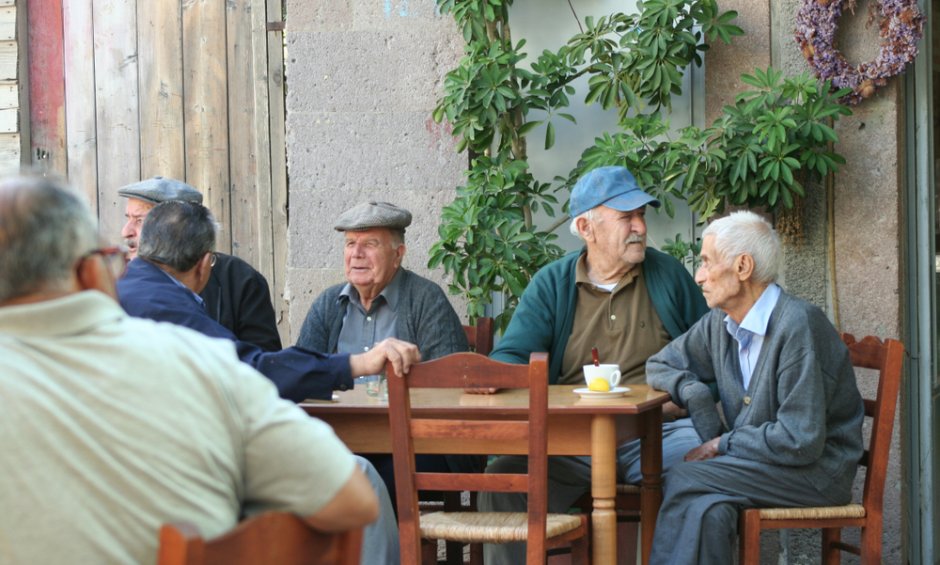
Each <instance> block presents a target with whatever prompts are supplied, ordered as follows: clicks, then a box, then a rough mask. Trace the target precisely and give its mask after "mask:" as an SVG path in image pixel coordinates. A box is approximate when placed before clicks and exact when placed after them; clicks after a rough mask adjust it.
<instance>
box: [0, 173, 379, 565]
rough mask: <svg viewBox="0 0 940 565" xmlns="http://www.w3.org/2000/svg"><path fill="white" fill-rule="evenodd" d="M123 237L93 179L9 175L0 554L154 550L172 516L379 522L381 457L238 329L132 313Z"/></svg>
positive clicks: (110, 554) (139, 553)
mask: <svg viewBox="0 0 940 565" xmlns="http://www.w3.org/2000/svg"><path fill="white" fill-rule="evenodd" d="M124 253H125V250H124V249H122V248H120V247H107V246H102V245H100V243H99V240H98V235H97V228H96V225H95V219H94V218H93V217H92V215H91V213H90V211H89V210H88V207H87V206H86V205H85V204H84V203H83V202H82V201H81V200H80V198H79V197H78V196H77V194H76V193H74V192H72V191H70V190H68V189H66V188H65V187H63V186H62V185H59V184H58V183H55V182H52V181H50V180H48V179H45V178H27V177H12V178H8V179H5V180H3V181H2V182H0V359H2V360H3V361H2V363H3V370H2V371H0V398H3V404H4V407H3V410H0V450H2V452H3V457H0V507H2V508H3V512H2V513H0V563H154V562H155V561H156V558H157V542H158V532H159V529H160V526H161V525H162V524H164V523H167V522H178V521H183V522H188V523H190V524H193V525H194V526H196V527H197V528H198V529H199V531H200V533H201V534H202V535H203V536H205V537H207V538H212V537H216V536H218V535H220V534H222V533H224V532H225V531H227V530H229V529H231V528H232V527H233V526H234V525H235V524H236V523H237V522H238V520H239V517H240V516H241V515H252V514H256V513H259V512H263V511H265V510H286V511H292V512H296V513H298V514H300V515H302V516H306V517H307V520H308V522H309V523H310V524H311V525H313V526H314V527H317V528H319V529H323V530H327V531H341V530H346V529H349V528H357V527H362V526H364V525H366V524H368V523H370V522H373V521H374V520H375V519H376V516H377V515H378V503H377V499H376V494H375V491H374V490H373V489H374V488H380V489H381V490H382V491H384V486H382V484H381V482H379V483H378V484H377V485H375V484H371V485H370V483H369V481H368V480H367V478H366V476H365V474H364V473H363V471H362V468H367V467H368V465H367V464H366V465H363V463H362V461H361V460H360V461H359V462H358V464H357V460H356V459H355V458H354V457H353V455H352V454H351V453H350V452H349V450H348V449H347V448H346V447H345V446H344V445H343V443H342V442H341V441H340V440H339V439H338V438H337V437H336V436H335V435H334V433H333V431H332V430H331V429H330V427H329V426H327V425H326V424H324V423H323V422H320V421H318V420H315V419H313V418H310V417H308V416H307V415H306V414H305V413H304V412H303V411H302V410H300V409H299V408H298V407H297V406H296V405H294V404H292V403H290V402H286V401H284V400H281V399H279V398H278V395H277V391H276V390H275V388H274V386H273V385H272V384H271V382H270V381H269V380H267V379H265V378H264V377H262V376H261V375H260V374H258V373H257V372H256V371H254V370H253V369H252V368H251V367H249V366H248V365H245V364H244V363H242V362H240V361H239V360H238V358H237V357H236V356H235V351H234V348H233V347H232V345H231V343H229V342H226V341H223V340H219V339H210V338H207V337H205V336H202V335H200V334H199V333H197V332H194V331H192V330H189V329H186V328H181V327H177V326H173V325H170V324H157V323H155V322H152V321H150V320H140V319H136V318H132V317H130V316H128V315H127V314H125V313H124V311H123V310H122V309H121V307H120V306H119V305H118V303H117V301H116V300H115V290H114V283H115V280H116V279H117V278H118V277H120V276H121V274H122V273H123V271H124V265H125V257H124ZM376 480H377V478H376ZM386 505H387V502H386ZM390 541H391V543H393V544H395V547H397V540H390Z"/></svg>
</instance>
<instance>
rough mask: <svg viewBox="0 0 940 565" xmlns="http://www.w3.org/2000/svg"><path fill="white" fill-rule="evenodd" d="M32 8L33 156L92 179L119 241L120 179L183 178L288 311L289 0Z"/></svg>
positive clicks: (110, 0) (158, 0) (226, 247)
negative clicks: (284, 6)
mask: <svg viewBox="0 0 940 565" xmlns="http://www.w3.org/2000/svg"><path fill="white" fill-rule="evenodd" d="M28 18H29V20H28V26H29V47H28V50H29V60H30V66H29V85H30V100H31V101H33V104H32V106H31V109H30V130H29V133H30V144H31V148H32V151H31V159H32V161H33V163H34V164H35V165H37V166H39V167H42V168H44V169H47V170H50V171H53V172H56V173H59V174H62V175H67V177H68V179H69V181H70V182H71V183H72V184H73V185H75V186H76V187H78V188H80V189H81V190H83V191H84V192H85V193H86V194H87V195H88V199H89V201H90V203H91V204H92V207H93V208H95V209H97V212H98V217H99V219H100V222H101V231H102V234H103V235H104V236H105V237H106V238H108V239H111V240H115V241H116V240H118V239H119V237H120V230H121V226H122V225H123V214H124V202H123V198H119V197H118V196H117V190H118V188H120V187H121V186H123V185H125V184H128V183H132V182H135V181H137V180H140V179H142V178H148V177H152V176H155V175H162V176H167V177H174V178H178V179H184V180H186V182H188V183H190V184H192V185H193V186H195V187H196V188H198V189H199V190H200V191H202V193H203V194H204V195H205V197H206V199H205V204H206V205H207V206H208V207H209V208H210V209H211V210H212V212H213V213H214V214H215V217H216V219H217V220H218V221H219V222H220V223H221V225H222V232H221V237H220V240H219V245H218V249H219V250H220V251H225V252H231V253H232V254H234V255H238V256H239V257H242V258H243V259H245V260H247V261H248V262H249V263H251V264H252V265H254V266H255V267H256V268H257V269H258V270H259V271H261V272H262V273H263V274H264V275H265V276H266V277H267V279H268V282H269V283H270V284H271V288H272V293H273V294H274V296H275V302H276V303H275V307H276V309H277V310H278V314H279V318H281V319H283V318H286V316H285V315H283V312H284V308H283V301H282V295H283V286H284V269H285V258H286V250H287V181H286V169H285V147H284V98H283V44H282V41H283V40H282V30H283V26H282V25H281V24H280V22H281V19H282V14H281V2H280V0H182V1H180V0H30V1H29V3H28ZM279 321H280V320H279ZM282 328H286V325H283V324H282ZM282 333H283V332H282Z"/></svg>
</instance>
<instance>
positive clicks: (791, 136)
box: [429, 0, 849, 328]
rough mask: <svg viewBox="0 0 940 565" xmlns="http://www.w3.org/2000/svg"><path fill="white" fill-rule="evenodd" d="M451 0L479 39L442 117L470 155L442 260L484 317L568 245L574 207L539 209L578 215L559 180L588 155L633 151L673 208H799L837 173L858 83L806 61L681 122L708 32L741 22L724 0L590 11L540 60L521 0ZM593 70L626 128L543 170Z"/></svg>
mask: <svg viewBox="0 0 940 565" xmlns="http://www.w3.org/2000/svg"><path fill="white" fill-rule="evenodd" d="M437 4H438V7H439V9H440V11H441V13H444V14H452V15H453V17H454V19H455V21H456V22H457V25H458V28H459V29H460V30H461V32H462V33H463V37H464V39H465V40H466V42H467V46H466V50H465V55H464V57H463V58H462V59H461V61H460V63H459V64H458V66H457V68H455V69H454V70H452V71H450V72H449V73H447V75H446V77H445V81H444V94H443V96H442V98H441V100H440V101H439V104H438V106H437V107H436V108H435V110H434V119H435V120H437V121H443V120H447V121H448V123H450V124H451V126H452V128H453V134H454V136H455V137H456V138H457V148H458V150H461V151H463V150H467V151H468V153H469V156H470V166H469V170H468V171H467V177H466V182H465V183H464V184H463V185H462V186H460V187H458V188H457V196H456V198H455V200H454V202H453V203H452V204H450V205H448V206H447V207H445V209H444V211H443V214H442V219H441V224H440V226H439V228H438V233H439V236H440V240H439V241H438V242H437V243H435V244H434V245H433V246H432V248H431V250H430V259H429V266H430V267H432V268H435V267H438V266H443V267H444V269H445V271H446V272H447V273H448V274H449V275H451V278H452V282H451V284H450V292H451V293H453V294H459V295H462V296H463V297H464V298H465V299H466V300H467V304H468V314H469V316H470V318H471V320H473V319H476V318H477V317H479V316H482V315H484V313H485V309H486V305H487V304H489V303H490V302H491V300H492V296H493V294H502V295H503V296H505V298H506V301H505V307H504V310H503V312H502V313H501V314H499V316H498V317H497V319H496V323H497V327H499V328H505V326H506V324H508V322H509V319H510V317H511V316H512V312H513V311H514V309H515V305H516V304H517V302H518V299H519V297H520V296H521V294H522V291H523V290H524V289H525V287H526V285H527V284H528V282H529V280H530V279H531V277H532V275H534V273H535V272H536V271H537V270H538V269H539V268H541V267H542V266H544V265H545V264H546V263H548V262H550V261H552V260H553V259H555V258H557V257H559V256H560V255H561V253H562V250H561V248H560V247H559V246H558V245H557V244H556V243H555V239H556V236H555V235H554V234H553V233H552V231H553V230H554V229H555V228H557V227H558V226H559V225H561V224H562V223H563V222H564V219H565V217H562V218H560V219H559V220H558V221H557V222H556V224H555V225H554V226H551V227H549V228H547V229H540V228H539V227H538V226H536V225H534V223H533V221H532V217H533V213H535V212H537V211H540V210H541V211H543V212H544V213H545V215H546V216H548V217H550V218H554V217H556V215H558V214H562V215H564V213H565V211H566V210H565V204H561V205H559V199H558V198H557V197H556V196H555V193H556V192H557V191H562V193H563V194H566V191H567V190H568V189H570V188H571V186H573V184H574V183H575V182H576V181H577V179H578V178H579V177H580V176H581V175H582V174H583V173H585V172H586V171H588V170H590V169H593V168H596V167H600V166H605V165H623V166H626V167H627V168H629V169H630V170H631V172H633V174H634V175H635V176H636V177H637V180H638V181H639V183H640V184H641V185H642V186H644V187H649V189H650V190H651V192H653V193H654V195H655V196H656V197H657V198H659V199H660V201H662V203H663V210H664V211H665V212H666V213H667V214H669V215H670V216H671V215H672V214H673V212H674V203H673V199H674V198H678V199H681V200H685V201H687V202H688V204H689V206H690V207H691V208H692V210H693V211H695V212H697V213H698V214H699V215H700V217H701V218H703V219H707V218H708V217H710V216H711V215H713V214H714V213H715V212H717V211H720V210H722V209H723V207H724V206H725V205H728V204H730V205H743V206H764V207H766V208H767V209H768V210H770V211H773V210H775V209H778V208H789V207H790V206H792V205H793V203H794V200H795V199H796V198H799V197H800V196H802V195H803V194H804V187H803V183H804V177H805V176H806V175H808V174H819V175H825V174H828V173H829V172H831V171H834V170H835V169H836V167H837V166H838V165H839V164H841V163H843V162H844V159H843V158H842V157H841V156H840V155H838V154H837V153H835V152H834V151H833V150H832V143H833V142H835V133H834V131H833V128H832V123H833V121H834V120H835V119H837V118H838V117H839V116H841V115H845V114H847V113H849V110H848V108H847V107H845V106H843V105H841V104H839V103H838V101H837V99H838V97H839V96H842V95H844V92H841V91H840V92H836V93H832V94H830V93H829V85H828V84H821V83H818V82H817V81H815V80H814V79H812V78H810V77H809V76H808V75H800V76H798V77H792V78H790V77H788V78H784V77H783V76H782V74H781V73H780V72H779V71H775V70H773V69H767V70H757V71H755V72H754V74H753V75H745V76H744V77H742V79H743V81H744V82H745V83H746V84H748V85H749V86H751V87H752V88H753V90H749V91H747V92H742V93H741V94H739V95H738V96H737V98H736V99H735V103H734V105H729V106H727V107H725V108H724V110H723V113H722V115H721V116H720V117H719V118H718V119H717V120H715V122H714V123H713V124H712V125H711V126H710V127H708V128H704V129H703V128H697V127H688V128H684V129H683V130H681V131H679V132H678V133H677V134H672V135H671V134H670V133H669V124H668V122H667V120H665V119H664V118H663V115H664V114H665V113H668V111H669V110H670V109H671V102H672V97H673V96H674V95H680V94H681V92H682V90H681V84H682V76H683V73H684V72H685V71H686V69H688V67H689V66H690V65H692V64H701V62H702V59H701V56H702V54H703V53H704V52H705V51H706V50H707V49H708V42H710V41H717V40H721V41H724V42H730V41H731V39H732V38H733V37H735V36H738V35H741V34H742V33H743V32H742V31H741V30H740V28H738V27H737V26H735V25H733V23H732V22H733V20H734V18H735V17H736V13H735V12H733V11H726V12H721V11H719V9H718V5H717V3H716V1H715V0H647V1H641V2H638V3H637V10H638V13H637V14H623V13H615V14H611V15H609V16H604V17H601V18H597V19H596V20H595V19H593V18H586V19H585V21H584V26H583V28H582V29H581V31H580V32H579V33H578V34H576V35H575V36H574V37H572V38H571V39H569V40H568V42H567V43H566V44H565V45H563V46H562V47H561V48H559V49H558V50H557V51H549V50H545V51H543V52H542V53H541V54H539V55H538V56H537V57H536V58H535V60H534V61H529V60H528V59H527V55H526V54H525V52H524V51H523V49H524V46H525V41H524V40H523V41H518V42H514V41H513V39H512V33H511V32H512V30H511V26H510V23H509V7H510V5H511V4H512V2H511V0H437ZM579 25H580V24H579ZM525 62H530V67H529V68H525V67H524V66H523V63H525ZM582 76H586V77H587V84H588V87H587V92H582V93H580V95H581V96H583V97H584V99H585V101H586V102H587V103H589V104H598V105H600V106H601V107H603V108H605V109H611V108H615V109H616V110H617V115H618V123H617V127H616V128H615V130H614V131H611V132H607V133H604V134H602V135H600V136H599V137H598V138H597V139H596V140H595V143H594V145H592V146H591V147H588V148H586V149H585V150H584V152H583V153H582V155H581V159H580V160H579V162H578V163H577V164H576V165H575V166H574V167H573V169H572V170H571V171H570V172H569V173H568V174H567V175H566V176H564V177H558V178H555V179H554V180H553V182H552V183H548V182H543V181H540V180H539V179H536V178H535V177H534V176H533V175H532V174H531V172H530V170H529V165H528V163H527V161H526V159H527V140H528V138H529V137H531V136H533V135H536V134H541V139H540V141H541V142H542V144H543V146H544V147H545V148H546V149H551V148H552V147H553V145H554V143H555V124H556V123H558V120H567V121H572V122H574V121H575V118H574V117H573V116H572V115H571V114H569V113H567V112H565V109H566V108H567V107H568V106H569V104H570V100H571V97H573V96H575V95H577V94H579V93H576V92H575V88H574V87H573V86H572V83H573V81H574V80H575V79H577V78H579V77H582ZM565 200H566V198H565ZM680 241H681V240H679V239H678V238H677V240H676V241H675V242H672V245H673V246H679V245H680ZM681 243H682V244H685V243H686V242H681ZM675 250H676V252H679V251H681V249H680V248H679V247H675ZM686 256H687V253H683V254H682V257H683V258H685V257H686Z"/></svg>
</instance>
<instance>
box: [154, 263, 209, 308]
mask: <svg viewBox="0 0 940 565" xmlns="http://www.w3.org/2000/svg"><path fill="white" fill-rule="evenodd" d="M160 272H161V273H163V274H164V275H166V276H167V278H168V279H170V280H171V281H173V284H175V285H176V286H178V287H180V288H185V289H186V290H188V291H189V293H190V294H192V295H193V299H194V300H195V301H196V304H198V305H200V306H202V307H203V308H205V307H206V301H205V300H203V299H202V297H201V296H199V293H196V292H193V289H191V288H189V287H188V286H186V285H185V284H183V283H182V282H180V280H179V279H177V278H176V277H174V276H173V275H171V274H170V273H168V272H166V271H164V270H163V269H160Z"/></svg>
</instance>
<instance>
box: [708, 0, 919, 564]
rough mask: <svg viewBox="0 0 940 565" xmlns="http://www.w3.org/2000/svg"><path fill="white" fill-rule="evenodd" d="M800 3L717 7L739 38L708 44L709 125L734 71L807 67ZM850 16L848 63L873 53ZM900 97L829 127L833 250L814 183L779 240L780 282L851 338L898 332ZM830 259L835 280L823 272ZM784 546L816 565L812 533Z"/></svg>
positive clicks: (893, 540)
mask: <svg viewBox="0 0 940 565" xmlns="http://www.w3.org/2000/svg"><path fill="white" fill-rule="evenodd" d="M800 3H801V2H800V0H763V1H760V2H754V1H753V0H723V1H722V2H721V8H722V9H725V10H727V9H732V10H737V11H738V12H739V25H741V26H742V27H743V28H744V29H745V31H746V33H747V36H746V37H744V38H741V39H739V40H738V41H737V42H736V43H735V44H734V45H732V46H730V47H721V46H719V47H716V48H715V49H713V50H712V51H711V52H709V54H708V59H707V62H706V67H707V70H706V98H707V99H708V101H709V102H708V104H707V108H708V113H709V116H708V121H709V122H710V121H711V120H712V119H714V117H715V114H716V112H717V111H719V110H720V108H721V104H723V103H726V102H727V101H728V100H731V99H733V93H732V92H728V89H727V86H726V85H729V84H737V85H740V83H739V82H738V78H737V77H738V75H740V74H741V73H745V72H751V71H752V70H753V69H754V67H756V66H760V67H766V66H767V65H768V64H772V65H773V66H774V67H776V68H778V69H782V70H784V71H786V72H787V73H788V74H796V73H800V72H804V71H809V65H808V64H807V63H806V61H805V59H804V58H803V56H802V54H801V53H800V51H799V47H798V46H797V44H796V42H795V40H794V39H793V30H794V27H795V17H796V13H797V11H798V10H799V6H800ZM856 14H857V16H855V17H852V16H849V15H844V16H843V17H842V18H841V20H840V36H841V38H842V41H841V42H840V44H841V45H843V46H844V50H845V51H844V53H845V54H846V57H847V58H848V59H849V60H850V61H864V60H869V59H872V58H873V57H874V55H875V51H874V49H877V45H878V37H877V31H876V30H874V29H866V28H865V26H864V20H865V17H866V14H867V1H864V0H862V1H859V2H858V7H857V9H856ZM902 101H903V98H902V95H901V92H900V81H899V80H893V81H891V82H890V83H889V84H888V86H887V87H884V88H881V89H879V90H878V91H877V93H876V95H875V96H874V97H872V98H870V99H868V100H866V101H865V102H864V103H862V104H860V105H859V106H856V107H855V108H854V114H853V115H852V116H851V117H848V118H843V119H842V120H840V122H839V123H838V125H837V131H838V134H839V144H838V146H837V150H838V151H839V152H840V153H841V154H843V155H844V156H845V157H846V160H847V164H846V165H845V166H844V167H843V168H842V170H841V171H840V172H839V173H838V174H837V175H836V176H835V185H834V222H833V226H832V227H833V228H834V230H835V231H834V235H835V238H834V239H835V245H834V246H833V251H834V252H833V253H832V254H831V255H830V246H829V244H828V230H829V227H830V226H829V223H828V219H827V200H826V197H825V187H824V186H823V185H821V184H816V185H808V186H807V190H808V191H811V194H809V196H808V198H807V199H806V201H805V202H804V210H803V213H802V220H803V232H802V234H801V236H802V237H798V238H793V239H791V240H790V241H788V244H787V261H786V273H785V276H784V286H785V287H786V288H787V289H788V290H790V291H791V292H794V293H795V294H797V295H800V296H802V297H804V298H806V299H808V300H810V301H812V302H814V303H816V304H818V305H819V306H821V307H823V308H825V309H826V311H827V312H828V314H829V317H830V319H833V320H834V321H836V320H837V321H838V322H839V326H840V327H839V329H840V330H842V331H846V332H850V333H854V334H855V335H856V336H863V335H867V334H873V335H877V336H882V337H899V336H901V325H900V323H901V297H900V293H899V281H900V277H901V276H902V273H903V264H902V259H903V257H902V255H901V249H900V241H901V237H902V233H901V226H900V224H899V214H900V206H901V201H900V187H901V186H902V181H903V178H902V168H901V166H900V164H899V163H903V157H904V147H903V144H902V141H901V140H903V134H904V132H903V107H902V106H901V104H902ZM833 259H834V261H835V269H834V273H835V277H834V280H833V276H832V275H831V273H832V272H833V271H832V270H831V269H830V261H831V260H833ZM863 388H864V387H863ZM866 392H867V393H871V390H870V389H866V390H863V393H866ZM902 407H903V402H902ZM902 422H903V418H901V417H898V419H897V420H896V422H895V440H894V442H893V445H892V447H891V449H892V457H891V460H892V462H891V464H890V467H889V474H888V479H887V484H886V487H885V508H884V555H883V562H884V563H901V562H902V557H903V556H902V548H903V547H904V545H903V539H902V536H903V527H902V516H903V514H902V479H901V477H902V475H901V468H900V461H901V459H902V458H901V444H900V441H899V439H898V438H899V436H900V428H901V423H902ZM856 488H857V489H860V488H861V481H860V480H857V481H856ZM844 537H845V538H846V539H857V533H856V532H852V531H851V530H849V531H847V533H846V534H845V535H844ZM776 544H777V536H776V534H774V533H770V534H766V535H765V536H764V538H763V540H762V546H763V548H764V550H763V552H762V554H763V555H764V559H763V560H764V562H765V563H771V562H773V563H776V559H775V558H773V557H772V556H771V555H769V552H772V551H774V549H775V548H776ZM790 549H791V552H792V554H793V557H792V559H791V563H818V562H819V535H818V533H817V532H812V531H797V532H796V533H795V534H794V535H793V536H792V537H791V542H790ZM847 562H850V563H851V562H854V561H851V560H847Z"/></svg>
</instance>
